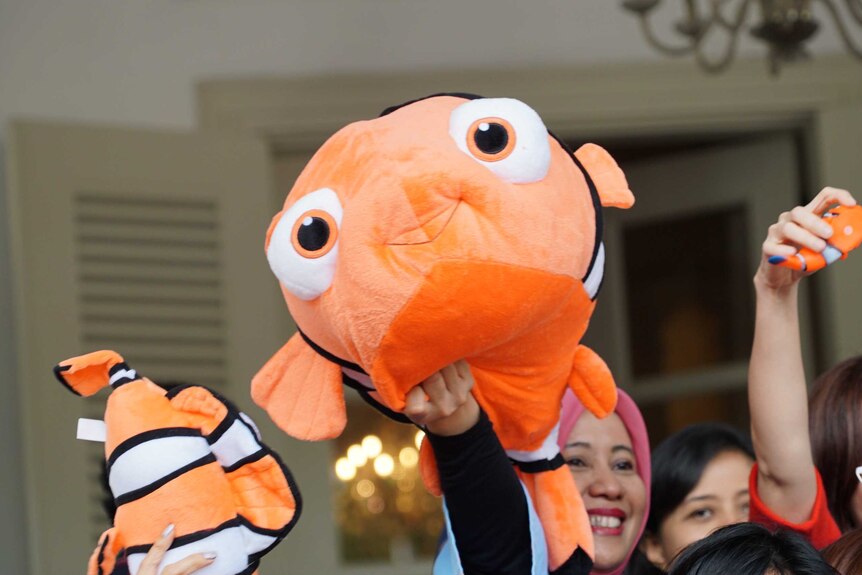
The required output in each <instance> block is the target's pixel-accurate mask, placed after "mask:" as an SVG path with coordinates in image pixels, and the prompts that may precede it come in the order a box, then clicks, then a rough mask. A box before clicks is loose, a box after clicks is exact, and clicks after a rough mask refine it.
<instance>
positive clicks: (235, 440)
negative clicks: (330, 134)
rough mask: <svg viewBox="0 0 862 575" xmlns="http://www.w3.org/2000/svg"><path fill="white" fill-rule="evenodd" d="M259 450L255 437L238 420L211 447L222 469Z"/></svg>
mask: <svg viewBox="0 0 862 575" xmlns="http://www.w3.org/2000/svg"><path fill="white" fill-rule="evenodd" d="M260 450H261V446H260V443H258V441H257V437H255V435H254V433H253V432H252V431H251V430H250V429H249V428H248V426H247V425H245V424H244V423H243V422H242V421H240V420H238V419H236V420H234V422H233V424H231V426H230V427H229V428H228V430H227V431H225V432H224V434H223V435H222V436H221V437H219V439H218V441H216V442H215V443H213V445H212V451H213V453H215V456H216V459H218V462H219V463H220V464H221V465H222V467H230V466H231V465H233V464H234V463H236V462H237V461H239V460H240V459H242V458H243V457H248V456H249V455H252V454H254V453H257V452H258V451H260Z"/></svg>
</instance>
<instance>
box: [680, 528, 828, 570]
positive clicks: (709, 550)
mask: <svg viewBox="0 0 862 575" xmlns="http://www.w3.org/2000/svg"><path fill="white" fill-rule="evenodd" d="M727 573H735V574H742V573H744V574H745V575H761V574H764V575H765V574H766V573H773V574H775V575H837V574H836V571H835V570H833V569H832V567H830V566H829V564H828V563H826V561H824V560H823V558H822V557H820V555H818V553H817V551H816V550H815V549H814V547H812V546H811V544H810V543H808V541H806V540H805V538H804V537H802V536H801V535H799V534H798V533H793V532H791V531H778V532H775V533H773V532H771V531H770V530H769V529H767V528H766V527H764V526H763V525H758V524H757V523H736V524H734V525H728V526H727V527H722V528H721V529H718V530H716V531H715V532H714V533H712V534H711V535H709V536H708V537H705V538H703V539H701V540H700V541H697V542H695V543H692V544H691V545H689V546H688V547H686V548H685V549H684V550H683V552H682V553H680V554H679V556H678V557H677V558H676V559H675V560H674V561H673V563H672V564H671V566H670V571H668V575H726V574H727Z"/></svg>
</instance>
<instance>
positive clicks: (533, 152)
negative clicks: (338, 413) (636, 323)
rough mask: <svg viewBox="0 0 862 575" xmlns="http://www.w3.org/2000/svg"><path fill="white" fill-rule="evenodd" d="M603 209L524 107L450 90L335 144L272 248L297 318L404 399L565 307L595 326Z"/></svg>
mask: <svg viewBox="0 0 862 575" xmlns="http://www.w3.org/2000/svg"><path fill="white" fill-rule="evenodd" d="M625 191H626V193H627V194H629V197H630V193H629V192H628V190H627V189H626V190H625ZM603 199H604V198H603ZM626 201H627V200H625V199H624V200H622V202H623V203H625V202H626ZM629 203H630V202H629ZM598 206H599V198H598V196H597V195H596V194H595V193H591V191H590V188H589V185H588V183H587V179H586V177H585V175H584V173H583V171H582V170H581V169H580V168H579V167H578V165H577V164H576V163H575V162H574V161H573V159H572V157H571V156H570V154H569V153H568V152H567V151H566V150H565V149H564V148H563V147H562V146H561V145H560V144H559V143H558V142H557V141H556V140H555V139H554V138H553V137H552V136H550V135H549V133H548V131H547V128H546V127H545V126H544V124H543V122H542V120H541V119H540V118H539V116H538V115H537V114H536V113H535V112H534V111H533V110H532V109H531V108H529V107H528V106H527V105H525V104H523V103H522V102H519V101H517V100H511V99H475V100H468V99H464V98H460V97H454V96H438V97H432V98H428V99H425V100H420V101H418V102H415V103H412V104H409V105H406V106H404V107H401V108H398V109H396V110H395V111H393V112H392V113H390V114H388V115H385V116H383V117H381V118H378V119H375V120H371V121H366V122H358V123H355V124H351V125H349V126H347V127H346V128H344V129H342V130H341V131H339V132H338V133H337V134H335V135H334V136H333V137H332V138H331V139H330V140H329V141H328V142H326V144H324V146H323V147H322V148H321V149H320V150H319V151H318V152H317V154H316V155H315V156H314V157H313V158H312V160H311V162H310V163H309V164H308V166H307V167H306V169H305V170H304V171H303V172H302V174H301V175H300V177H299V179H298V180H297V182H296V184H295V186H294V188H293V190H292V191H291V193H290V195H289V196H288V198H287V200H286V201H285V204H284V209H283V211H282V212H280V213H279V214H278V215H277V216H276V217H275V219H274V220H273V224H272V226H271V227H270V229H269V232H268V233H267V257H268V259H269V262H270V265H271V267H272V269H273V271H274V272H275V274H276V276H277V277H278V279H279V281H280V282H281V286H282V290H283V293H284V297H285V300H286V301H287V304H288V307H289V309H290V312H291V314H292V316H293V318H294V319H295V321H296V323H297V325H298V326H299V327H300V329H301V330H302V331H303V332H304V333H305V334H306V335H307V336H308V337H309V339H311V340H312V341H313V342H315V343H316V344H317V345H318V346H320V347H321V348H323V349H325V350H326V351H328V352H329V353H331V354H334V355H336V356H338V357H340V358H342V359H345V360H348V361H351V362H354V363H357V364H359V365H360V366H362V367H363V368H364V369H365V370H366V371H368V372H369V374H370V375H371V378H372V380H374V382H375V384H376V385H377V389H378V391H379V393H380V395H381V397H382V398H383V399H384V401H385V402H386V403H387V404H388V405H389V406H390V407H391V408H393V409H395V410H396V411H397V410H400V409H401V408H403V398H404V394H405V393H406V392H407V391H408V390H409V389H410V388H412V387H413V386H414V385H416V384H417V383H419V382H420V381H421V379H423V378H425V377H427V376H428V375H430V374H431V373H433V372H434V371H436V370H438V369H440V368H441V367H442V366H443V365H446V364H447V363H451V362H452V361H455V360H457V359H460V358H468V359H469V358H471V357H475V356H480V355H482V354H483V353H487V352H489V351H491V350H493V349H494V348H495V347H497V346H500V345H502V344H505V343H506V342H510V341H512V340H513V339H515V338H518V337H522V336H523V335H524V334H525V333H528V332H529V331H530V330H531V329H532V328H533V327H535V326H536V325H538V324H539V323H541V322H546V321H548V318H549V317H551V316H553V315H554V314H558V313H560V312H559V311H558V310H560V309H562V308H566V309H568V310H569V311H567V312H566V313H572V312H571V310H572V309H574V308H575V307H576V308H577V309H578V311H577V312H575V313H576V314H577V315H580V316H582V317H580V318H573V324H575V323H584V324H585V321H586V318H588V317H589V314H590V313H591V312H592V307H593V306H592V302H591V299H592V297H593V296H594V295H595V293H594V291H595V289H597V284H598V281H599V280H600V274H601V271H602V270H601V265H600V264H601V262H600V264H599V265H597V266H593V267H595V268H596V269H595V270H593V269H591V264H592V263H593V262H594V261H595V260H596V259H597V258H596V255H597V251H598V245H597V233H596V230H597V207H598ZM599 259H601V258H599ZM588 273H593V275H596V274H598V278H596V277H593V278H592V280H591V281H589V282H588V283H589V284H590V285H591V286H593V287H591V288H590V289H589V290H588V289H587V288H585V287H584V282H585V280H587V279H588V277H587V276H588ZM590 292H592V293H590ZM573 299H577V300H578V301H579V302H581V305H579V306H569V305H566V303H567V302H570V301H572V300H573ZM581 320H583V321H581Z"/></svg>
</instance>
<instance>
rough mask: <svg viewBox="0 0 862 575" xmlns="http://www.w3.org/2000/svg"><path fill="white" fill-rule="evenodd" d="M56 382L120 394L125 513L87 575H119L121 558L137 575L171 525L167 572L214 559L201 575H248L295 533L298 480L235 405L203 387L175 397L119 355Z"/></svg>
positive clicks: (76, 362)
mask: <svg viewBox="0 0 862 575" xmlns="http://www.w3.org/2000/svg"><path fill="white" fill-rule="evenodd" d="M54 373H55V375H56V376H57V378H58V379H59V380H60V382H62V383H63V384H64V385H65V386H66V387H67V388H69V389H70V390H71V391H72V392H73V393H75V394H76V395H83V396H90V395H93V394H95V393H96V392H98V391H99V390H100V389H102V388H103V387H106V386H108V385H110V386H111V387H112V388H113V392H112V393H111V395H110V396H109V397H108V405H107V408H106V410H105V438H104V439H105V457H106V459H107V472H108V483H109V485H110V488H111V493H112V494H113V496H114V502H115V504H116V506H117V513H116V516H115V519H114V527H112V528H111V529H109V530H108V531H106V532H105V533H104V534H103V535H102V537H101V538H100V540H99V546H98V547H97V548H96V551H95V552H94V553H93V556H92V557H91V559H90V564H89V569H88V575H110V574H111V572H112V571H113V569H114V566H115V564H116V562H117V558H118V557H119V556H120V555H121V554H122V555H125V557H126V560H127V565H128V569H129V572H130V573H131V574H132V575H135V574H136V573H137V572H138V569H139V567H140V564H141V561H142V560H143V558H144V556H145V555H146V553H147V551H148V550H149V549H150V547H151V546H152V544H153V543H154V542H155V541H156V540H157V539H158V538H159V536H160V534H161V533H162V531H163V530H164V528H165V527H166V526H167V525H168V524H170V523H173V524H174V526H175V533H176V538H175V539H174V542H173V544H172V546H171V549H170V550H168V552H167V553H166V554H165V558H164V564H171V563H174V562H176V561H179V560H181V559H183V558H185V557H187V556H189V555H192V554H194V553H205V552H211V551H214V552H216V553H217V557H216V559H215V561H214V562H213V563H211V564H210V565H208V566H206V567H204V568H203V569H200V570H198V571H196V573H199V574H200V575H240V574H242V575H248V574H251V573H252V572H254V571H255V569H256V568H257V566H258V563H259V560H260V558H261V557H262V556H263V555H265V554H266V553H267V552H269V550H270V549H272V548H273V547H275V545H277V544H278V543H279V542H280V541H281V540H282V539H283V538H284V537H285V535H287V533H288V531H290V530H291V528H292V527H293V525H294V524H295V523H296V520H297V519H298V518H299V514H300V508H301V501H300V497H299V491H298V490H297V489H296V485H295V484H294V482H293V478H292V477H291V475H290V471H289V470H288V469H287V467H285V466H284V464H283V463H282V462H281V461H280V459H279V458H278V456H277V455H276V454H275V453H274V452H273V451H271V450H270V449H269V448H268V447H266V446H265V445H264V444H263V443H261V441H260V436H259V433H258V431H257V428H256V427H255V425H254V424H253V423H252V421H251V420H250V419H249V418H248V417H247V416H246V415H245V414H244V413H241V412H239V411H238V410H237V409H236V408H235V407H233V406H232V405H231V404H230V403H228V402H227V401H226V400H224V399H222V398H220V397H219V396H217V395H216V394H214V393H213V392H211V391H209V390H208V389H206V388H204V387H199V386H195V385H188V386H179V387H176V388H174V389H171V390H170V391H166V390H165V389H163V388H161V387H159V386H158V385H156V384H155V383H153V382H152V381H150V380H148V379H146V378H142V377H140V376H139V375H138V374H137V373H136V372H135V370H134V369H131V368H129V367H128V365H126V363H125V362H124V361H123V358H122V357H121V356H120V355H118V354H117V353H115V352H113V351H97V352H94V353H90V354H87V355H83V356H80V357H76V358H73V359H69V360H66V361H64V362H62V363H60V364H59V365H57V366H56V367H55V368H54Z"/></svg>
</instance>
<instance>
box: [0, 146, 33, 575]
mask: <svg viewBox="0 0 862 575" xmlns="http://www.w3.org/2000/svg"><path fill="white" fill-rule="evenodd" d="M2 152H3V146H2V144H0V462H2V463H0V573H10V574H11V573H26V572H27V569H26V555H25V554H24V551H25V549H26V545H25V543H26V539H25V528H26V524H25V515H24V486H23V482H22V480H21V461H22V459H21V443H20V442H21V430H20V423H19V414H18V412H17V409H16V408H17V407H18V405H20V404H19V401H18V390H17V386H16V385H14V382H15V371H16V370H15V360H16V355H15V338H14V337H13V334H14V332H13V331H12V330H13V310H12V299H11V297H10V295H11V290H12V281H11V274H10V265H9V235H8V232H9V229H8V226H7V213H8V212H7V206H6V197H5V195H4V194H3V193H2V191H3V189H2V187H3V181H4V176H5V169H4V165H3V162H2V156H3V153H2Z"/></svg>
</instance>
